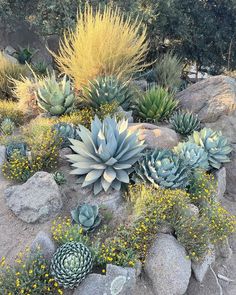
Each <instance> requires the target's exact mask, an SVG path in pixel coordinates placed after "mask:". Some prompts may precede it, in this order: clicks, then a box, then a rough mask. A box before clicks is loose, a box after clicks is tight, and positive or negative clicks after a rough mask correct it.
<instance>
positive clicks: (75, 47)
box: [52, 6, 148, 88]
mask: <svg viewBox="0 0 236 295" xmlns="http://www.w3.org/2000/svg"><path fill="white" fill-rule="evenodd" d="M140 32H141V33H140ZM147 51H148V42H147V40H146V28H145V27H144V28H143V29H142V30H141V23H140V22H138V21H137V20H136V21H135V22H131V18H124V15H123V14H122V13H121V11H120V10H119V9H118V8H116V9H112V8H111V7H109V6H108V7H106V8H105V9H104V10H101V8H98V9H97V10H96V11H94V10H93V8H92V7H91V6H86V8H85V11H84V12H81V11H80V13H78V16H77V24H76V28H75V30H74V31H72V30H69V31H67V32H65V34H64V38H63V39H62V40H61V42H60V46H59V53H58V55H56V54H55V53H52V54H53V56H54V57H55V59H56V62H57V64H58V66H59V68H60V70H61V71H62V72H63V73H65V74H66V75H68V76H70V77H71V78H72V79H74V82H75V87H76V88H81V87H82V85H85V84H86V83H87V82H88V81H89V80H92V79H94V78H96V77H98V76H115V77H117V78H129V77H130V76H131V75H132V74H133V73H135V72H137V71H140V70H142V69H143V68H144V67H145V66H147V65H145V63H144V61H145V57H146V54H147Z"/></svg>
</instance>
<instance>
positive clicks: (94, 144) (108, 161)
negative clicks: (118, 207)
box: [67, 116, 144, 195]
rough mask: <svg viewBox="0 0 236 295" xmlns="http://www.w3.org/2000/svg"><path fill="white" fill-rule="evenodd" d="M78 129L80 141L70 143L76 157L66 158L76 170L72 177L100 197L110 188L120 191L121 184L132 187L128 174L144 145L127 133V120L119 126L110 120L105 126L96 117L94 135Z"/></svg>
mask: <svg viewBox="0 0 236 295" xmlns="http://www.w3.org/2000/svg"><path fill="white" fill-rule="evenodd" d="M79 129H80V130H79V131H78V134H79V136H80V138H81V140H75V139H70V141H71V143H72V145H71V148H72V150H73V151H74V152H75V154H73V155H68V156H67V158H68V159H69V161H70V162H72V167H73V168H74V170H73V171H72V172H71V173H72V174H75V175H78V176H79V183H82V187H92V188H93V191H94V194H95V195H97V194H98V193H100V192H101V191H102V190H103V191H108V189H109V188H113V189H115V190H120V189H121V184H122V183H129V174H130V173H131V171H132V167H133V165H134V163H135V162H137V161H138V160H139V158H140V157H141V152H142V150H143V149H144V145H143V142H140V141H139V140H138V135H137V133H136V132H134V133H130V132H129V131H128V120H125V119H122V120H119V121H118V122H117V120H116V118H110V117H107V118H105V120H104V121H103V122H102V121H100V120H99V119H98V117H97V116H96V117H95V119H94V120H93V121H92V123H91V131H90V130H88V129H87V128H85V127H83V126H79Z"/></svg>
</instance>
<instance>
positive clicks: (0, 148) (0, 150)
mask: <svg viewBox="0 0 236 295" xmlns="http://www.w3.org/2000/svg"><path fill="white" fill-rule="evenodd" d="M5 159H6V148H5V146H4V145H0V181H1V180H3V175H2V165H3V163H4V162H5Z"/></svg>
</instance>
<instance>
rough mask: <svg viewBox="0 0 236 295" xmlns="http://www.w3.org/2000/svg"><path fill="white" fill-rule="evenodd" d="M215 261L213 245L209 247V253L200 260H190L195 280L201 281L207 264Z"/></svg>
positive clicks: (207, 267)
mask: <svg viewBox="0 0 236 295" xmlns="http://www.w3.org/2000/svg"><path fill="white" fill-rule="evenodd" d="M214 261H215V251H214V247H210V249H209V253H207V254H206V256H205V257H204V259H203V260H202V261H200V262H192V270H193V273H194V276H195V278H196V280H197V281H199V282H202V281H203V279H204V277H205V275H206V273H207V271H208V269H209V266H210V265H211V264H212V263H214Z"/></svg>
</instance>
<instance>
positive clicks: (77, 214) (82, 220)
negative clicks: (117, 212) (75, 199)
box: [71, 204, 101, 231]
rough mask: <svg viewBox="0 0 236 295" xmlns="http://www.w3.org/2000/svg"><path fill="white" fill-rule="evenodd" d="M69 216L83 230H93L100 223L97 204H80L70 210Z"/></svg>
mask: <svg viewBox="0 0 236 295" xmlns="http://www.w3.org/2000/svg"><path fill="white" fill-rule="evenodd" d="M71 216H72V219H73V221H74V222H76V223H77V224H79V225H80V226H81V227H82V228H83V229H84V230H85V231H93V230H94V229H95V228H96V227H98V226H99V224H100V223H101V217H100V215H99V209H98V206H97V205H89V204H83V205H80V206H78V207H77V208H76V209H74V210H72V211H71Z"/></svg>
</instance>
